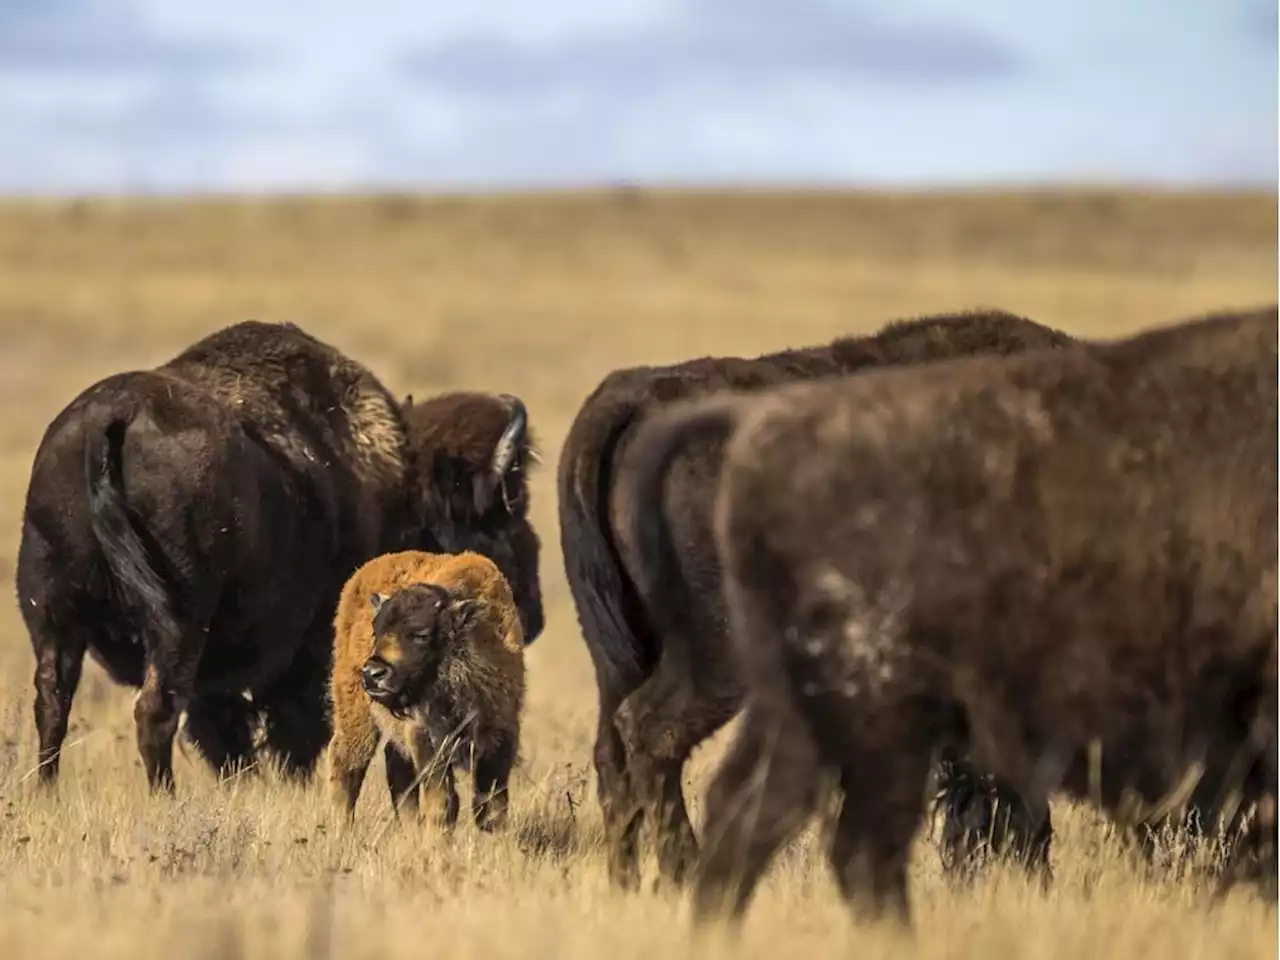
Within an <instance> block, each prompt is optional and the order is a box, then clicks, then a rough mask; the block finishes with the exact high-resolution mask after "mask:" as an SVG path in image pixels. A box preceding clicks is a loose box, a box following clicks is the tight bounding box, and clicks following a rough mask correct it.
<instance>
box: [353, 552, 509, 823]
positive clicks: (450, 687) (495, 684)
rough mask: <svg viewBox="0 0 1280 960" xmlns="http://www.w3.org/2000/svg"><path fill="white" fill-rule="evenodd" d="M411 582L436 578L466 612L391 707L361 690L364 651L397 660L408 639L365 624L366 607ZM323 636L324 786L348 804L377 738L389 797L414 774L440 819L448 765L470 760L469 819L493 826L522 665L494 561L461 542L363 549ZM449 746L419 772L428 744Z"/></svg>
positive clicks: (450, 812) (370, 616) (447, 803)
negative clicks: (413, 691)
mask: <svg viewBox="0 0 1280 960" xmlns="http://www.w3.org/2000/svg"><path fill="white" fill-rule="evenodd" d="M421 585H435V586H439V587H444V588H446V589H447V590H448V591H450V592H451V593H452V594H453V595H454V596H455V597H456V598H459V599H460V600H461V601H463V602H466V603H476V604H477V606H476V615H475V616H474V617H473V618H472V619H471V620H470V621H469V626H468V628H467V629H466V630H465V635H462V636H450V637H447V638H445V639H446V640H447V641H448V645H449V650H448V651H442V653H443V654H444V662H443V665H442V666H440V668H439V672H438V674H437V675H436V676H435V678H434V680H433V681H432V682H431V683H430V684H429V685H428V686H427V687H425V688H424V689H422V690H421V691H419V694H418V695H417V696H415V697H414V699H413V700H412V702H407V703H405V704H403V705H402V707H400V708H399V709H396V710H394V711H393V710H392V709H390V708H389V707H388V706H385V705H383V704H382V703H379V702H377V701H375V700H374V699H373V698H372V697H371V696H370V694H369V692H368V691H367V690H366V685H365V681H364V677H363V672H364V671H365V670H366V665H367V664H368V663H369V662H370V658H371V657H372V656H373V655H374V654H375V653H377V654H379V656H381V657H384V658H385V661H389V662H390V663H391V664H396V665H401V666H405V665H406V664H409V659H408V657H409V650H408V646H407V645H408V644H409V642H410V641H409V640H407V639H406V638H405V637H400V636H396V635H395V634H394V633H393V632H389V631H383V632H382V633H381V634H375V625H376V624H377V620H378V618H377V612H378V610H377V607H378V606H380V605H385V604H391V603H393V602H395V600H396V598H397V597H405V596H406V595H407V593H408V592H409V591H410V590H412V589H413V588H415V587H418V586H421ZM333 643H334V646H333V672H332V675H331V679H330V699H331V705H332V716H333V736H332V739H331V741H330V744H329V785H330V792H331V795H332V796H333V799H334V801H335V802H336V803H337V804H339V805H340V806H342V807H343V808H344V809H345V810H346V811H347V813H348V814H351V813H352V812H354V809H355V804H356V800H357V799H358V797H359V793H360V788H361V786H362V784H363V782H364V777H365V773H366V772H367V770H368V767H369V764H370V763H371V762H372V760H373V757H374V753H375V751H376V750H377V747H378V743H379V741H381V740H385V741H386V748H385V755H386V765H387V784H388V787H389V789H390V791H391V795H392V800H393V802H394V803H395V804H396V805H397V807H398V806H399V803H400V802H402V801H403V800H404V799H405V794H406V792H407V791H408V790H410V789H411V787H412V785H413V783H414V782H415V779H420V780H421V783H420V789H419V794H418V795H419V797H420V798H422V799H427V798H430V797H434V798H435V800H436V801H437V802H439V803H440V804H441V805H442V809H441V810H440V816H441V819H442V821H443V822H444V823H446V825H450V826H451V825H452V824H453V823H454V822H455V821H456V819H457V811H458V798H457V793H456V788H455V786H454V781H453V767H454V766H455V765H456V764H459V763H461V764H463V765H464V766H471V767H472V769H473V774H474V778H475V791H474V792H475V796H474V802H473V811H474V814H475V819H476V823H477V824H478V825H479V826H481V827H482V828H486V829H488V828H492V827H495V826H498V825H500V824H501V823H502V821H503V820H504V819H505V815H506V809H507V778H508V775H509V773H510V770H511V767H512V765H513V764H514V762H515V759H516V754H517V750H518V745H519V734H520V715H521V710H522V708H523V705H524V696H525V666H524V656H523V650H524V633H523V628H522V626H521V622H520V617H519V614H518V612H517V609H516V605H515V601H514V598H513V597H512V594H511V588H510V586H509V585H508V583H507V580H506V578H505V577H504V576H503V575H502V573H501V571H500V570H499V569H498V567H497V566H496V565H495V564H494V563H493V562H492V561H491V560H489V559H488V558H486V557H483V556H481V555H480V554H477V553H472V552H465V553H460V554H435V553H425V552H422V551H418V550H407V551H402V552H399V553H390V554H384V555H383V556H379V557H375V558H374V559H373V560H370V561H369V562H368V563H366V564H364V565H363V566H362V567H361V568H360V569H359V570H357V571H356V572H355V573H354V574H353V575H352V576H351V578H350V579H349V580H348V581H347V583H346V585H345V586H344V587H343V590H342V596H341V599H340V600H339V603H338V608H337V613H336V615H335V617H334V641H333ZM406 669H410V670H411V669H412V666H411V665H410V666H408V667H406ZM419 679H420V678H419V677H409V678H407V681H408V683H409V684H412V683H414V682H416V681H417V680H419ZM460 713H461V714H464V716H463V717H462V720H461V722H459V721H458V716H457V715H458V714H460ZM442 721H443V722H445V723H446V725H447V726H449V727H450V730H449V731H448V732H447V733H446V734H445V735H444V736H442V735H441V731H440V728H439V727H438V725H437V724H438V723H439V722H442ZM451 740H452V741H455V742H454V743H450V742H448V741H451ZM454 746H460V747H461V748H462V750H463V755H461V756H458V755H454V756H453V757H451V758H450V757H440V758H439V761H440V762H438V763H435V764H434V769H431V770H428V767H429V766H430V765H432V764H433V761H435V760H436V759H437V757H436V752H437V751H443V750H449V749H450V748H452V747H454ZM428 747H429V748H430V749H428ZM466 751H471V752H472V755H467V754H466Z"/></svg>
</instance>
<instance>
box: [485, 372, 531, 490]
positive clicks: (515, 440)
mask: <svg viewBox="0 0 1280 960" xmlns="http://www.w3.org/2000/svg"><path fill="white" fill-rule="evenodd" d="M498 399H499V400H502V401H503V402H504V403H506V404H507V406H508V407H510V408H511V420H510V421H509V422H508V423H507V429H505V430H503V431H502V436H500V437H499V438H498V442H497V443H496V444H495V445H494V448H493V473H494V475H495V476H496V477H497V478H498V479H499V480H501V479H502V478H503V477H504V476H506V473H507V470H508V469H510V467H511V463H512V461H514V460H515V458H516V451H518V450H519V449H520V445H521V444H522V443H523V442H524V432H525V428H526V426H527V425H528V422H529V411H528V410H526V409H525V406H524V401H523V400H521V399H520V398H519V397H516V396H512V395H511V394H509V393H500V394H498Z"/></svg>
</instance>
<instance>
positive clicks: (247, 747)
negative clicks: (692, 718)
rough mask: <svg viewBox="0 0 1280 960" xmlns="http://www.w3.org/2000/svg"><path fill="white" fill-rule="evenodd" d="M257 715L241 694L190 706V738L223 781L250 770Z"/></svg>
mask: <svg viewBox="0 0 1280 960" xmlns="http://www.w3.org/2000/svg"><path fill="white" fill-rule="evenodd" d="M254 714H255V711H254V709H253V705H252V704H250V703H249V702H248V701H247V700H245V698H244V697H243V696H241V695H240V694H238V693H228V694H211V695H203V696H198V697H196V698H195V699H194V700H193V701H192V702H191V704H190V705H189V706H188V707H187V724H186V728H185V729H186V734H187V737H188V738H189V739H190V740H191V742H192V743H193V744H195V747H196V749H197V750H199V751H200V755H201V756H202V757H204V759H205V761H206V762H207V763H208V764H209V766H210V767H212V768H213V770H214V772H216V773H217V774H218V776H219V777H220V778H226V777H230V776H233V775H235V774H236V773H238V772H241V771H244V770H247V769H250V764H251V762H252V760H253V723H254Z"/></svg>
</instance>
